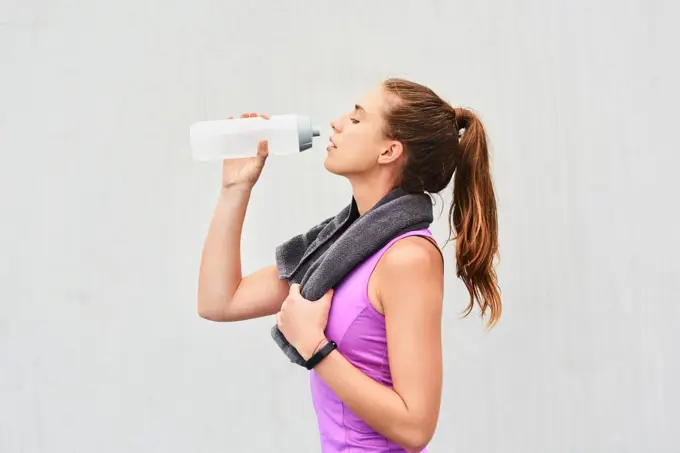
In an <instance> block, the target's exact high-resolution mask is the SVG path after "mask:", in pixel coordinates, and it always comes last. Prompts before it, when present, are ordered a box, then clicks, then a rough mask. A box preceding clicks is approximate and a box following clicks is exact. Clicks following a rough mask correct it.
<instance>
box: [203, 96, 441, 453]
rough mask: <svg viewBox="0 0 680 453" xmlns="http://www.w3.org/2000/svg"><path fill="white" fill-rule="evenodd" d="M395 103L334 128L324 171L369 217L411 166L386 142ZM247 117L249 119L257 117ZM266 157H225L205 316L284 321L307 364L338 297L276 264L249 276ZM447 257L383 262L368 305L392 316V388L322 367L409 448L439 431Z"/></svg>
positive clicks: (373, 101)
mask: <svg viewBox="0 0 680 453" xmlns="http://www.w3.org/2000/svg"><path fill="white" fill-rule="evenodd" d="M394 102H397V100H396V99H394V98H393V97H392V96H391V95H390V94H389V93H387V92H385V91H384V90H383V89H382V87H381V86H378V87H376V88H375V89H373V90H371V91H369V92H368V93H366V94H365V95H364V97H363V98H362V99H361V100H360V101H359V103H357V105H356V106H355V108H354V109H352V111H350V112H348V113H346V114H344V115H342V116H340V117H339V118H337V119H335V120H334V121H332V122H331V127H332V128H333V134H332V136H331V142H332V143H331V144H330V145H329V147H328V148H327V157H326V160H325V163H324V166H325V168H326V169H327V170H328V171H330V172H331V173H334V174H336V175H339V176H344V177H345V178H346V179H347V180H348V181H349V182H350V184H351V186H352V190H353V194H354V197H355V199H356V200H357V205H358V207H359V211H360V212H361V213H363V212H365V211H366V210H368V209H369V208H370V207H371V206H373V205H374V204H375V203H376V202H377V201H378V200H380V198H382V197H383V196H384V195H385V194H387V193H388V192H389V191H390V190H391V189H392V188H393V187H395V185H396V183H397V180H398V176H399V174H400V172H401V168H402V165H403V161H404V149H403V146H402V144H401V143H400V142H398V141H394V140H389V139H386V138H385V137H384V135H383V133H382V131H383V130H384V119H383V115H384V112H385V111H386V110H387V109H389V107H390V105H391V104H392V103H394ZM254 115H256V114H246V115H244V116H254ZM267 156H268V151H267V144H266V143H265V142H263V143H261V144H260V146H259V148H258V153H257V156H256V157H254V158H246V159H237V160H229V161H225V162H224V164H223V181H222V183H223V184H222V189H221V192H220V197H219V200H218V203H217V207H216V209H215V213H214V215H213V219H212V222H211V226H210V229H209V231H208V235H207V238H206V242H205V247H204V250H203V256H202V262H201V269H200V275H199V291H198V312H199V314H200V316H202V317H203V318H206V319H209V320H213V321H222V322H225V321H239V320H245V319H252V318H257V317H262V316H268V315H276V320H277V324H278V326H279V328H280V329H281V331H282V333H283V334H284V335H285V336H286V338H287V339H288V341H289V342H290V343H291V344H292V345H293V346H294V347H295V348H296V349H297V350H298V351H299V352H300V354H301V355H302V356H303V357H304V358H305V359H307V358H309V357H311V355H313V353H314V352H315V351H316V350H317V349H318V348H320V347H321V346H322V345H323V344H324V343H325V342H326V341H327V339H326V337H325V334H324V330H325V327H326V324H327V321H328V312H329V309H330V304H331V301H332V296H333V291H332V290H331V291H329V292H328V293H327V294H326V295H324V297H323V298H321V299H320V300H319V301H309V300H306V299H304V298H303V297H302V296H301V295H300V291H299V287H298V286H297V285H291V286H289V284H288V282H286V281H281V280H279V279H278V276H277V271H276V267H275V266H269V267H266V268H264V269H261V270H259V271H257V272H255V273H253V274H250V275H247V276H245V277H243V276H242V274H241V264H240V237H241V228H242V225H243V218H244V216H245V212H246V207H247V204H248V201H249V198H250V192H251V189H252V187H253V185H254V184H255V182H256V181H257V179H258V178H259V175H260V173H261V171H262V168H263V166H264V164H265V161H266V159H267ZM443 288H444V282H443V261H442V258H441V254H440V252H439V251H438V250H437V248H436V247H433V245H432V244H430V243H428V241H427V240H426V239H423V238H420V237H408V238H404V239H402V240H399V241H397V242H396V243H395V244H394V245H393V246H392V247H390V249H389V250H388V251H387V252H386V253H385V254H384V255H383V257H382V258H381V259H380V261H379V262H378V265H377V266H376V268H375V270H374V272H373V274H372V276H371V278H370V281H369V288H368V294H369V300H370V303H371V304H372V305H373V306H374V307H375V309H376V310H377V311H378V312H380V313H382V314H383V315H384V316H385V323H386V331H387V343H388V351H389V352H388V359H389V364H390V370H391V373H392V380H393V388H388V387H386V386H383V385H382V384H379V383H378V382H376V381H374V380H372V379H371V378H369V377H368V376H366V375H365V374H364V373H362V372H361V371H359V370H358V369H357V368H356V367H354V365H352V364H351V363H350V362H349V361H348V360H347V359H345V358H344V357H343V356H342V354H341V353H340V352H339V351H337V350H335V351H333V352H332V353H331V354H329V355H328V356H327V357H326V358H325V359H324V360H322V361H321V363H319V364H318V365H317V366H316V368H315V371H316V372H317V373H318V375H319V376H320V377H321V379H323V380H324V381H325V382H326V384H327V385H328V386H329V387H330V388H331V389H332V390H333V391H334V392H335V394H336V395H337V396H338V397H339V398H340V399H341V400H342V401H343V402H344V403H345V404H346V405H347V406H348V407H349V408H350V410H352V411H353V412H354V413H355V414H357V416H359V417H360V418H361V419H363V420H364V421H365V422H366V423H367V424H368V425H369V426H371V427H372V428H373V429H375V430H376V431H377V432H379V433H381V434H382V435H384V436H385V437H387V438H389V439H391V440H393V441H394V442H396V443H398V444H400V445H402V446H403V447H404V448H406V449H407V450H408V451H420V450H421V449H422V448H424V447H425V446H426V445H427V443H428V442H429V441H430V439H431V438H432V435H433V434H434V431H435V428H436V425H437V420H438V417H439V409H440V400H441V392H442V345H441V319H442V302H443Z"/></svg>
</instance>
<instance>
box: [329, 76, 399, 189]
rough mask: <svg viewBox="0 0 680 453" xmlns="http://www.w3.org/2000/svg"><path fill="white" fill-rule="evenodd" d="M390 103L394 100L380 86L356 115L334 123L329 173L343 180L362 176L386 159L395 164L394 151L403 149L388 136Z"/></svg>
mask: <svg viewBox="0 0 680 453" xmlns="http://www.w3.org/2000/svg"><path fill="white" fill-rule="evenodd" d="M390 102H393V99H392V98H391V96H390V95H389V94H388V93H387V92H385V91H384V90H383V88H382V86H378V87H376V88H375V89H373V90H371V91H369V92H368V93H366V94H365V95H364V96H363V98H362V99H361V100H360V101H359V102H358V103H357V104H356V105H355V106H354V109H353V110H352V111H350V112H348V113H346V114H344V115H342V116H340V117H339V118H337V119H335V120H333V121H331V128H332V129H333V134H332V135H331V137H330V140H331V143H330V144H329V146H328V148H327V151H328V154H327V155H326V161H325V164H324V165H325V167H326V169H327V170H328V171H330V172H331V173H334V174H338V175H342V176H352V175H361V174H366V173H369V172H371V171H372V170H374V169H375V168H376V167H377V166H378V165H379V164H380V163H383V162H386V159H387V160H394V156H393V154H392V153H391V152H390V151H391V150H393V148H394V147H395V146H398V147H399V148H401V145H400V144H398V143H397V142H395V141H394V140H390V139H388V138H386V137H385V135H384V130H385V121H384V114H385V112H387V111H388V108H389V106H390ZM386 153H387V154H388V157H387V158H386V157H384V156H385V155H386Z"/></svg>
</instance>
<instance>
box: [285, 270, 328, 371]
mask: <svg viewBox="0 0 680 453" xmlns="http://www.w3.org/2000/svg"><path fill="white" fill-rule="evenodd" d="M332 298H333V290H332V289H331V290H329V291H328V292H327V293H326V294H324V296H323V297H322V298H321V299H319V300H318V301H309V300H307V299H305V298H304V297H302V295H301V294H300V285H298V284H297V283H296V284H293V285H291V287H290V291H289V293H288V297H287V298H286V300H284V301H283V304H282V305H281V311H279V313H278V314H277V315H276V323H277V325H278V327H279V330H280V331H281V333H282V334H283V335H284V336H285V337H286V339H287V340H288V342H289V343H290V344H291V345H292V346H293V347H294V348H295V349H297V351H298V352H299V353H300V355H301V356H302V358H303V359H305V360H309V358H310V357H311V356H312V355H314V352H316V348H317V347H318V346H321V345H323V343H324V339H325V338H326V335H325V334H324V330H325V329H326V324H327V323H328V311H329V310H330V308H331V299H332Z"/></svg>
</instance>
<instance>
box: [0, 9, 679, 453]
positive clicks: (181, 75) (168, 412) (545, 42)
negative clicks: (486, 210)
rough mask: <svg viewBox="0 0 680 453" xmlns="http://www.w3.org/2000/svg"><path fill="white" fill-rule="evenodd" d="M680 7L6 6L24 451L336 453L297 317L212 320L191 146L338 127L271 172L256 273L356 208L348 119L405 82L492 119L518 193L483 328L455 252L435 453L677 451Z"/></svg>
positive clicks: (2, 229) (6, 447) (8, 226)
mask: <svg viewBox="0 0 680 453" xmlns="http://www.w3.org/2000/svg"><path fill="white" fill-rule="evenodd" d="M675 5H677V3H675V4H671V2H661V1H652V2H649V1H646V2H642V1H613V0H609V1H598V2H593V1H585V0H578V1H571V2H544V1H543V2H541V1H517V0H516V1H500V0H498V1H494V2H488V1H480V2H471V1H467V2H461V1H429V2H406V1H395V0H392V1H387V0H382V1H358V0H349V1H345V2H303V1H300V0H297V1H287V2H275V1H273V0H272V1H268V2H258V1H251V2H243V1H240V2H235V1H228V0H225V1H220V2H218V1H206V0H192V1H188V0H184V1H175V2H163V1H159V0H152V1H145V2H138V1H132V0H121V1H116V2H104V1H99V2H93V1H90V2H86V1H80V2H77V1H73V0H66V1H60V2H43V1H36V0H32V1H19V0H15V1H10V2H7V1H6V0H5V1H3V2H1V3H0V6H1V8H0V152H1V153H2V159H1V161H0V202H1V205H0V208H1V209H0V213H1V215H2V220H1V222H0V451H1V452H3V453H4V452H8V453H19V452H31V453H33V452H50V453H57V452H94V451H97V452H101V453H105V452H106V453H108V452H112V453H113V452H120V451H128V452H133V451H134V452H161V451H163V452H168V453H175V452H176V453H179V452H216V451H221V452H237V451H248V452H270V451H286V452H288V451H290V452H292V451H305V452H308V451H309V452H311V451H318V445H319V444H318V434H317V432H316V421H315V417H314V412H313V408H312V405H311V401H310V395H309V388H308V373H307V372H306V370H304V369H302V368H300V367H297V366H295V365H292V364H291V363H289V362H288V360H287V359H286V358H285V356H284V355H283V354H282V353H281V351H280V350H279V349H278V348H277V347H276V345H275V344H274V343H273V341H272V340H271V338H270V334H269V329H270V327H271V325H272V323H273V319H272V318H267V319H260V320H255V321H250V322H245V323H239V324H231V325H229V324H218V323H211V322H208V321H205V320H202V319H200V318H199V317H198V315H197V313H196V300H195V299H196V298H195V295H196V283H197V273H198V265H199V260H200V253H201V248H202V245H203V240H204V237H205V233H206V230H207V227H208V223H209V221H210V218H211V215H212V210H213V208H214V206H215V202H216V199H217V198H216V197H217V194H218V190H219V184H220V166H219V164H201V163H197V162H194V161H193V160H192V159H191V153H190V149H189V145H188V131H189V129H188V128H189V125H190V124H191V123H192V122H194V121H199V120H205V119H216V118H223V117H226V116H229V115H238V114H240V113H242V112H249V111H256V112H260V113H269V114H273V113H305V114H309V115H311V116H312V117H313V118H314V120H315V121H316V122H317V123H318V124H320V125H321V126H322V128H323V129H324V130H323V133H324V135H323V138H322V139H317V141H316V144H315V148H314V149H313V150H311V151H308V152H306V153H304V154H301V155H295V156H286V157H272V158H270V159H269V161H268V162H267V167H266V169H265V171H264V173H263V176H262V178H261V181H260V182H259V183H258V185H257V186H256V188H255V190H254V193H253V197H252V200H251V203H250V207H249V211H248V215H247V219H246V225H245V233H244V237H243V255H244V256H243V266H244V271H245V272H250V271H252V270H255V269H257V268H259V267H261V266H265V265H268V264H271V263H272V262H273V253H274V247H275V246H276V245H277V244H278V243H280V242H281V241H283V240H285V239H287V238H288V237H290V236H291V235H293V234H296V233H298V232H299V231H302V230H303V229H306V228H308V227H309V226H311V225H313V224H315V223H316V222H318V221H319V220H321V219H323V218H325V217H327V216H329V215H332V214H334V213H335V212H336V211H338V210H339V209H341V208H342V207H343V206H344V205H345V204H346V203H347V202H349V197H350V196H351V192H350V188H349V186H348V184H347V183H346V181H344V180H342V179H339V178H337V177H335V176H333V175H331V174H329V173H327V172H326V171H325V170H324V168H323V159H324V154H325V150H324V149H325V145H326V142H325V140H326V137H327V136H328V130H329V127H328V122H329V121H330V120H331V119H333V118H334V117H335V116H336V115H339V114H341V113H343V112H345V111H346V110H347V109H351V107H352V106H353V104H354V102H355V101H356V100H358V99H359V98H360V97H361V95H362V94H363V93H364V92H365V91H366V90H368V89H371V88H373V87H374V86H375V85H377V84H378V83H379V82H380V81H381V80H382V79H384V78H386V77H389V76H403V77H408V78H411V79H413V80H416V81H419V82H422V83H425V84H427V85H429V86H430V87H432V88H433V89H435V90H436V91H437V92H438V93H440V94H441V95H442V96H444V97H445V98H446V99H447V100H449V101H450V102H451V103H453V104H454V105H456V106H466V107H470V108H472V109H474V110H476V111H477V112H478V113H479V114H480V115H481V117H482V119H483V121H484V122H485V124H486V126H487V128H488V133H489V136H490V141H491V144H492V158H493V172H494V179H495V183H496V190H497V195H498V203H499V216H500V244H501V253H502V261H501V264H500V266H499V276H500V283H501V286H502V291H503V297H504V313H503V317H502V320H501V322H500V324H499V325H498V326H497V327H496V328H495V329H494V330H492V331H490V332H486V331H484V329H483V324H482V322H481V321H480V319H479V317H478V316H477V314H476V313H475V314H474V315H471V316H470V317H468V318H466V319H460V316H459V314H460V312H461V311H462V309H463V308H464V307H465V305H466V303H467V299H466V297H467V294H466V292H465V289H464V286H463V284H462V282H460V281H459V280H456V279H455V277H454V272H455V271H454V266H453V264H454V263H453V260H452V258H453V254H454V245H453V244H450V245H449V246H447V247H446V248H445V249H444V251H445V253H446V256H447V266H448V268H447V280H446V301H445V307H446V308H445V319H444V323H445V329H444V335H445V338H444V346H445V349H444V354H445V355H444V359H445V388H444V394H443V401H442V409H441V417H440V422H439V428H438V430H437V432H436V435H435V438H434V440H433V442H432V444H431V451H432V452H461V453H463V452H464V453H487V452H488V453H491V452H499V453H501V452H502V453H507V452H523V453H529V452H532V453H544V452H551V453H567V452H570V453H571V452H598V453H605V452H611V453H613V452H655V453H661V452H677V451H680V436H679V435H678V432H677V423H678V421H679V420H680V390H678V385H677V383H678V382H680V366H679V361H680V335H678V332H677V331H678V323H679V322H680V311H679V310H680V309H679V308H678V307H679V306H680V304H679V303H678V302H679V301H680V295H679V294H680V265H679V264H678V262H677V257H678V252H679V251H680V240H679V239H678V238H679V236H680V235H679V232H680V228H679V227H678V221H679V220H680V214H679V213H678V201H677V195H678V194H680V185H679V184H678V172H677V167H678V165H679V164H680V159H679V158H678V154H677V143H676V140H675V138H674V137H673V135H674V132H675V131H676V129H677V125H676V124H675V123H676V122H677V119H678V115H677V110H676V105H677V104H676V103H677V98H678V89H677V85H675V83H676V82H677V80H678V79H679V78H680V77H678V76H679V74H678V72H679V71H678V66H677V63H676V62H675V57H672V55H673V54H677V48H676V45H674V44H673V42H675V43H677V42H678V40H679V39H678V38H679V36H678V35H679V33H678V29H677V27H676V26H675V24H674V23H673V19H672V18H673V17H674V15H676V14H677V12H678V6H675ZM442 197H443V200H442V201H443V203H441V202H440V203H438V205H437V207H436V211H435V214H436V219H437V220H436V223H435V225H434V226H433V229H434V232H435V235H436V237H437V239H438V240H439V241H440V242H442V243H443V242H444V241H445V240H446V237H447V233H448V224H447V218H446V213H447V210H448V202H449V201H450V198H451V197H450V194H449V191H448V190H447V191H446V192H444V193H443V194H442ZM414 366H417V364H414ZM673 383H675V384H673Z"/></svg>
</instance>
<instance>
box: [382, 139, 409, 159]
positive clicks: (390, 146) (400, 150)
mask: <svg viewBox="0 0 680 453" xmlns="http://www.w3.org/2000/svg"><path fill="white" fill-rule="evenodd" d="M402 154H404V145H402V144H401V142H398V141H396V140H393V141H389V142H387V148H386V149H384V150H383V152H382V153H380V156H378V163H379V164H389V163H391V162H394V161H396V160H397V159H399V158H400V157H401V156H402Z"/></svg>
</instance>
